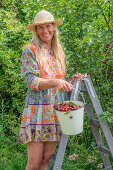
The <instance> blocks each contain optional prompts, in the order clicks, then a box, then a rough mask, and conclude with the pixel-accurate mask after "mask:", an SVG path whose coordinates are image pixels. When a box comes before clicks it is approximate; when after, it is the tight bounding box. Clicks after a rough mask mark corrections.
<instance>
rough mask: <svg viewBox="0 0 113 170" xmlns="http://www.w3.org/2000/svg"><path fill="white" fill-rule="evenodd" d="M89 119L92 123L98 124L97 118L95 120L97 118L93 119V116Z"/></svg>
mask: <svg viewBox="0 0 113 170" xmlns="http://www.w3.org/2000/svg"><path fill="white" fill-rule="evenodd" d="M90 121H91V123H93V124H94V125H96V126H100V122H99V120H97V119H95V118H90Z"/></svg>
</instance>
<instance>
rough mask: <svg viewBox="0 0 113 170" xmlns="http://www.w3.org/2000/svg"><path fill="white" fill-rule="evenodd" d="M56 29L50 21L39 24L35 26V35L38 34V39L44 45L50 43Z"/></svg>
mask: <svg viewBox="0 0 113 170" xmlns="http://www.w3.org/2000/svg"><path fill="white" fill-rule="evenodd" d="M55 30H56V28H55V25H53V24H52V23H47V24H40V25H38V26H37V31H36V33H37V35H39V37H40V39H41V40H42V41H43V42H44V43H45V45H47V46H49V45H51V41H52V38H53V33H54V31H55Z"/></svg>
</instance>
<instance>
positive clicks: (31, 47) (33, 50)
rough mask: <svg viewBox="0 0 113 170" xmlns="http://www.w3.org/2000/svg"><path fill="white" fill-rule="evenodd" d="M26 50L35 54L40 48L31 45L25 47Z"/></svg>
mask: <svg viewBox="0 0 113 170" xmlns="http://www.w3.org/2000/svg"><path fill="white" fill-rule="evenodd" d="M24 50H27V51H29V52H33V53H35V52H36V51H38V48H37V46H36V45H35V44H29V45H27V46H26V47H25V49H24Z"/></svg>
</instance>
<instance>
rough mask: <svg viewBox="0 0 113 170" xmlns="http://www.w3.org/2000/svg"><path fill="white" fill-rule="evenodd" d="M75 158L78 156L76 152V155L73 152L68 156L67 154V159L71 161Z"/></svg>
mask: <svg viewBox="0 0 113 170" xmlns="http://www.w3.org/2000/svg"><path fill="white" fill-rule="evenodd" d="M75 158H78V154H77V155H75V154H73V155H70V156H69V159H70V160H71V161H74V160H75Z"/></svg>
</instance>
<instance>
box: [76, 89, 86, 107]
mask: <svg viewBox="0 0 113 170" xmlns="http://www.w3.org/2000/svg"><path fill="white" fill-rule="evenodd" d="M78 92H79V94H80V95H81V97H82V99H83V102H84V105H86V102H85V98H84V96H83V94H82V93H81V92H80V91H79V90H78Z"/></svg>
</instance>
